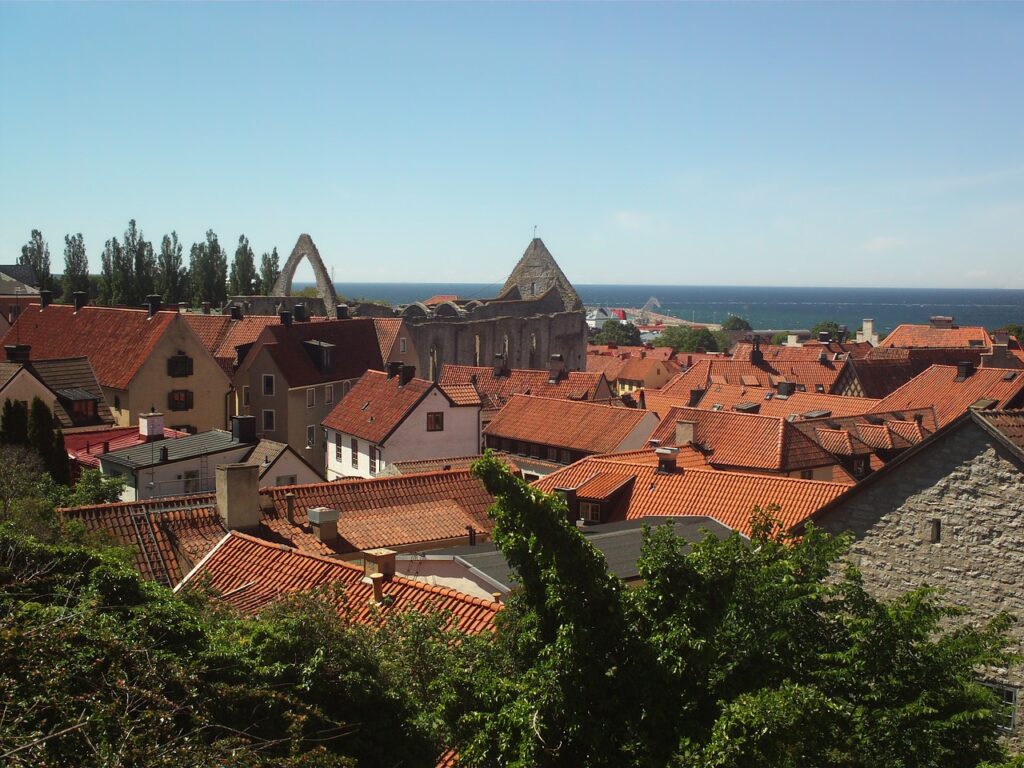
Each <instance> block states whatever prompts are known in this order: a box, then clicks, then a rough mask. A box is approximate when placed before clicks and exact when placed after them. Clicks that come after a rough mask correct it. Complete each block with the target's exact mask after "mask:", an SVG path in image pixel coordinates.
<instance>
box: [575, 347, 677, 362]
mask: <svg viewBox="0 0 1024 768" xmlns="http://www.w3.org/2000/svg"><path fill="white" fill-rule="evenodd" d="M587 355H588V356H598V355H600V356H611V357H618V358H623V357H641V356H644V357H649V358H651V359H653V360H672V359H674V358H675V352H673V351H672V347H647V346H643V347H636V346H615V347H612V346H609V345H607V344H587Z"/></svg>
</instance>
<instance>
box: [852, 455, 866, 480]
mask: <svg viewBox="0 0 1024 768" xmlns="http://www.w3.org/2000/svg"><path fill="white" fill-rule="evenodd" d="M867 471H868V467H867V462H866V461H865V460H864V459H854V460H853V474H854V475H856V476H857V477H861V476H862V475H864V474H865V473H866V472H867Z"/></svg>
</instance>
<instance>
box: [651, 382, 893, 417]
mask: <svg viewBox="0 0 1024 768" xmlns="http://www.w3.org/2000/svg"><path fill="white" fill-rule="evenodd" d="M650 394H651V390H647V391H645V392H644V396H645V397H646V398H648V400H647V407H648V408H650V407H651V401H650V399H649V398H650ZM658 401H659V400H658V399H657V398H656V402H658ZM740 403H756V404H757V406H758V409H757V411H756V412H757V413H759V414H761V415H762V416H777V417H788V416H799V415H802V414H805V413H812V412H814V411H828V412H829V414H831V415H833V416H851V415H854V414H858V413H867V412H868V411H870V410H871V409H872V408H873V407H874V406H875V405H877V403H878V400H874V399H871V398H868V397H845V396H843V395H824V394H820V393H818V392H794V393H793V394H791V395H788V396H786V395H779V394H778V393H776V392H770V391H765V389H764V388H759V387H746V386H744V385H742V384H712V385H711V386H710V387H709V388H708V390H707V392H705V393H704V395H703V396H702V397H701V399H700V402H699V403H698V404H697V405H696V407H697V408H700V409H701V410H711V409H712V408H715V407H716V406H721V408H720V409H719V410H726V411H728V410H732V409H733V408H735V407H736V406H737V405H739V404H740ZM676 405H685V403H676Z"/></svg>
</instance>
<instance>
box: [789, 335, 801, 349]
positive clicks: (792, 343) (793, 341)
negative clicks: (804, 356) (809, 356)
mask: <svg viewBox="0 0 1024 768" xmlns="http://www.w3.org/2000/svg"><path fill="white" fill-rule="evenodd" d="M786 346H787V347H799V346H800V337H799V336H798V335H797V334H795V333H789V334H786Z"/></svg>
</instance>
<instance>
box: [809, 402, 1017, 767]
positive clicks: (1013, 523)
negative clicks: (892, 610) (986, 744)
mask: <svg viewBox="0 0 1024 768" xmlns="http://www.w3.org/2000/svg"><path fill="white" fill-rule="evenodd" d="M933 520H938V521H939V524H940V528H941V533H940V540H939V541H938V542H936V543H933V542H932V521H933ZM819 525H820V527H822V528H824V529H825V530H827V531H829V532H832V533H838V532H840V531H847V530H848V531H852V532H853V533H854V534H855V536H856V538H857V540H856V543H855V544H854V545H853V548H852V550H851V553H850V558H851V559H852V560H853V562H854V563H856V564H857V565H858V566H859V567H860V569H861V570H862V571H863V573H864V580H865V584H866V585H867V587H868V588H869V589H870V590H871V591H872V592H873V593H874V594H877V595H879V596H882V597H891V596H894V595H896V594H899V593H902V592H905V591H907V590H909V589H912V588H914V587H917V586H920V585H922V584H928V585H931V586H934V587H939V588H941V589H942V590H943V592H944V596H945V599H946V600H948V601H949V602H950V603H953V604H956V605H959V606H962V607H964V608H966V609H968V611H969V612H970V615H971V616H973V617H977V618H978V619H982V620H984V619H987V618H990V617H992V616H994V615H995V614H997V613H998V612H999V611H1004V610H1005V611H1009V612H1010V613H1012V614H1014V615H1015V616H1016V617H1017V619H1018V623H1017V625H1016V626H1015V627H1014V628H1013V629H1012V630H1011V632H1012V635H1013V637H1014V638H1015V642H1016V651H1017V652H1018V653H1021V652H1024V466H1022V464H1021V462H1020V461H1019V460H1018V459H1016V458H1015V457H1014V456H1013V455H1012V454H1011V453H1010V452H1009V451H1007V450H1006V449H1005V448H1004V447H1003V446H1002V445H1000V444H998V443H997V442H996V441H995V440H994V439H993V438H992V437H991V436H989V435H988V434H987V433H986V432H985V431H984V430H983V429H982V428H981V427H980V426H978V425H977V424H976V423H974V422H969V423H967V424H966V425H964V426H962V427H961V428H959V429H956V430H955V431H954V432H953V433H952V434H950V435H948V436H947V437H946V438H945V439H943V440H940V441H939V442H937V443H936V444H935V445H933V446H932V447H931V448H930V450H927V451H924V452H922V453H921V454H919V455H917V456H915V457H913V458H911V459H910V460H909V461H907V462H906V463H905V464H903V466H901V467H900V468H899V471H897V472H894V473H892V474H891V475H890V476H888V477H885V478H882V479H880V480H879V481H878V482H876V483H875V484H874V485H872V486H870V487H869V488H867V489H865V490H864V491H862V492H861V493H859V494H857V495H856V496H854V497H853V498H851V499H850V501H849V502H847V503H846V504H845V505H843V506H842V507H840V508H839V509H836V510H834V511H832V512H829V513H828V514H827V515H826V516H823V518H822V519H821V521H820V522H819ZM984 677H985V678H986V679H989V680H991V681H992V682H996V683H1000V684H1002V685H1010V686H1013V687H1015V688H1016V689H1017V708H1016V709H1017V711H1016V729H1015V730H1014V731H1013V732H1012V733H1010V734H1008V736H1007V738H1008V741H1009V744H1010V747H1011V749H1012V750H1013V751H1015V752H1021V751H1024V666H1022V665H1017V666H1015V667H1013V668H1011V669H1009V670H1006V669H992V670H988V671H987V672H986V673H985V675H984Z"/></svg>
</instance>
